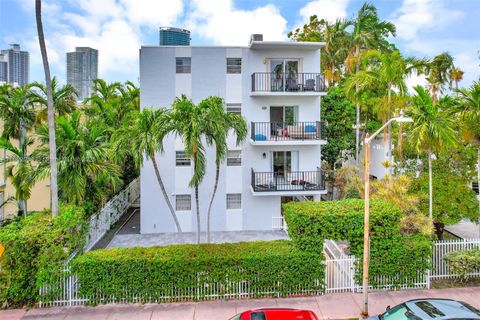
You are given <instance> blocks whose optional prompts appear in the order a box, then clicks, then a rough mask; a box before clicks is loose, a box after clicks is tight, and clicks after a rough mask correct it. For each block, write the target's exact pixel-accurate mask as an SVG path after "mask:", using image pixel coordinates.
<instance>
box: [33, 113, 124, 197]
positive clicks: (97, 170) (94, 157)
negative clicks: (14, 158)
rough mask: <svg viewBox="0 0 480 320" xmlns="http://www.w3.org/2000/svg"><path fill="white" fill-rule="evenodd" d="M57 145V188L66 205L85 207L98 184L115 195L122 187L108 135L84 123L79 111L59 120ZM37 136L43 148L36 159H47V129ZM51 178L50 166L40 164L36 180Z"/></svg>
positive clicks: (39, 131)
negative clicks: (72, 204) (84, 202)
mask: <svg viewBox="0 0 480 320" xmlns="http://www.w3.org/2000/svg"><path fill="white" fill-rule="evenodd" d="M56 122H57V123H56V124H57V129H56V141H57V157H58V159H59V161H58V184H59V186H60V190H61V198H62V200H64V201H66V202H67V203H74V204H77V205H78V204H82V203H83V200H84V199H85V195H86V194H87V191H88V189H90V188H95V187H96V186H98V185H99V184H101V185H102V186H103V188H102V189H103V190H112V191H113V192H114V191H115V190H116V189H117V188H118V187H119V185H120V182H121V181H120V178H119V175H120V172H119V168H118V166H117V165H116V164H115V163H113V162H112V161H111V160H110V159H111V150H110V144H109V140H108V139H109V135H108V134H107V132H106V130H105V128H104V127H97V126H95V125H90V124H89V123H88V122H87V123H83V122H82V121H81V114H80V112H79V111H75V112H73V113H72V114H71V115H66V116H64V117H59V118H57V121H56ZM37 135H38V137H39V140H40V142H41V143H42V145H41V146H40V147H38V148H37V149H36V150H35V151H34V158H35V159H45V158H46V157H48V153H49V150H48V149H47V148H46V145H47V144H48V139H49V136H48V127H47V126H46V125H41V126H40V127H39V128H38V129H37ZM49 174H50V166H49V165H48V163H47V162H40V163H39V165H38V168H37V173H36V179H37V180H42V179H44V178H45V177H47V176H48V175H49ZM97 196H98V199H99V200H100V201H101V200H103V199H104V198H106V197H108V194H105V191H102V192H99V194H98V195H97Z"/></svg>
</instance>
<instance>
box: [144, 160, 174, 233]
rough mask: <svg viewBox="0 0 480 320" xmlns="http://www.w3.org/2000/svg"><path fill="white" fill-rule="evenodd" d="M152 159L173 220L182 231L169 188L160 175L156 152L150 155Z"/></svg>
mask: <svg viewBox="0 0 480 320" xmlns="http://www.w3.org/2000/svg"><path fill="white" fill-rule="evenodd" d="M150 159H152V164H153V168H154V169H155V175H156V176H157V180H158V184H159V185H160V189H161V190H162V194H163V197H164V198H165V201H166V202H167V206H168V209H169V210H170V213H171V214H172V217H173V221H174V222H175V226H176V227H177V231H178V232H182V228H181V227H180V222H178V219H177V215H176V214H175V210H173V206H172V203H171V202H170V199H169V198H168V194H167V190H166V189H165V185H164V184H163V180H162V177H161V176H160V171H159V170H158V165H157V161H156V160H155V154H152V155H150Z"/></svg>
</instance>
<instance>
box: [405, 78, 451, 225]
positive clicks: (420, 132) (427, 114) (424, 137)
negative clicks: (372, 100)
mask: <svg viewBox="0 0 480 320" xmlns="http://www.w3.org/2000/svg"><path fill="white" fill-rule="evenodd" d="M415 92H416V95H414V96H413V97H412V107H411V108H410V109H409V115H410V117H412V119H413V123H412V124H409V125H408V129H409V143H410V144H411V145H412V147H413V148H414V149H415V150H416V151H417V152H419V153H426V154H427V157H428V177H429V217H430V218H432V216H433V208H432V201H433V200H432V199H433V186H432V155H433V153H434V152H440V151H442V150H445V149H447V148H449V147H451V146H454V145H455V144H456V143H457V139H456V133H455V129H454V128H455V123H454V120H453V119H452V117H451V116H450V115H449V114H448V113H447V112H446V111H445V109H446V107H447V106H448V105H449V104H450V103H451V99H449V98H448V97H447V98H443V99H440V100H439V101H438V103H434V100H433V98H432V97H431V96H430V95H429V94H428V92H426V91H425V89H423V88H422V87H420V86H417V87H415Z"/></svg>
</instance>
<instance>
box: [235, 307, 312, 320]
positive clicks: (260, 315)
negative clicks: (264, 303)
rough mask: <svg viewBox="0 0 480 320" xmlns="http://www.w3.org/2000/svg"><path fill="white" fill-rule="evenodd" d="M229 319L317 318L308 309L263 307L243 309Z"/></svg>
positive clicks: (307, 319) (296, 319)
mask: <svg viewBox="0 0 480 320" xmlns="http://www.w3.org/2000/svg"><path fill="white" fill-rule="evenodd" d="M230 320H318V318H317V315H316V314H315V313H313V311H310V310H299V309H288V308H265V309H255V310H248V311H244V312H242V313H240V314H237V315H236V316H235V317H233V318H231V319H230Z"/></svg>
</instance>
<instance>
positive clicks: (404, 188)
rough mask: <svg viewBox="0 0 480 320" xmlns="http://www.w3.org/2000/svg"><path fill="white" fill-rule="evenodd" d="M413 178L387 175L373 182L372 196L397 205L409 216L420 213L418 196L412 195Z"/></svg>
mask: <svg viewBox="0 0 480 320" xmlns="http://www.w3.org/2000/svg"><path fill="white" fill-rule="evenodd" d="M411 184H412V178H411V177H409V176H406V175H400V176H396V177H393V176H391V175H386V176H385V177H383V178H382V179H380V180H375V181H372V183H371V189H370V192H371V196H372V198H378V199H383V200H386V201H388V202H389V203H393V204H395V205H396V206H397V207H398V208H400V209H401V210H402V212H403V213H405V214H407V215H414V214H416V213H418V202H419V199H418V196H417V195H415V194H412V193H410V186H411Z"/></svg>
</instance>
